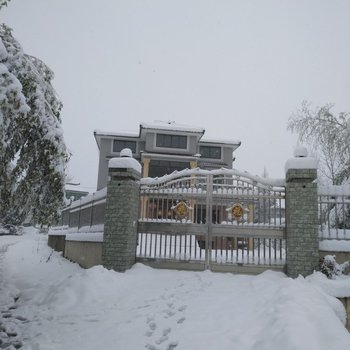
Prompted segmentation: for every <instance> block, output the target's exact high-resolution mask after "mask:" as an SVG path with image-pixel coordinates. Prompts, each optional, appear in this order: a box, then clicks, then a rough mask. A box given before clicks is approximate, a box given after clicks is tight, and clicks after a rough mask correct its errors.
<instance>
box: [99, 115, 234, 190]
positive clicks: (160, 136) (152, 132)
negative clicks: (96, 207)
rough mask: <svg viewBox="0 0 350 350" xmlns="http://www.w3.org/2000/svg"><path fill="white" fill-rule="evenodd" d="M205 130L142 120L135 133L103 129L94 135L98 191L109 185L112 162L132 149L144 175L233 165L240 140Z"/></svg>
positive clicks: (155, 175) (150, 175)
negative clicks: (210, 134)
mask: <svg viewBox="0 0 350 350" xmlns="http://www.w3.org/2000/svg"><path fill="white" fill-rule="evenodd" d="M204 133H205V129H203V128H200V127H194V126H189V125H180V124H176V123H174V122H161V121H157V122H153V123H141V124H140V127H139V131H138V132H135V133H125V132H117V133H111V132H103V131H98V130H96V131H95V132H94V136H95V139H96V143H97V146H98V149H99V168H98V178H97V190H100V189H101V188H103V187H105V186H106V185H107V179H108V161H109V159H111V158H113V157H118V156H119V154H120V151H121V150H122V149H124V148H130V149H131V151H132V153H133V157H134V158H135V159H137V160H138V161H139V162H140V163H141V164H142V176H143V177H148V176H149V177H157V176H158V177H159V176H162V175H165V174H170V173H172V172H173V171H174V170H182V169H186V168H188V169H191V168H196V167H200V168H203V169H217V168H221V167H225V168H232V162H233V160H234V158H233V156H232V153H233V152H234V151H235V150H236V149H237V148H238V147H239V146H240V145H241V142H240V141H238V140H228V141H227V140H226V141H225V140H219V139H217V140H214V139H206V138H205V137H204Z"/></svg>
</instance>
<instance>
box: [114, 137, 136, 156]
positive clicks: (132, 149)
mask: <svg viewBox="0 0 350 350" xmlns="http://www.w3.org/2000/svg"><path fill="white" fill-rule="evenodd" d="M116 142H125V143H133V144H134V145H135V148H133V147H130V146H125V147H123V148H121V149H120V150H119V151H116V150H115V148H114V144H115V143H116ZM124 148H129V149H131V152H132V153H133V154H135V153H137V141H136V140H124V139H113V142H112V153H120V151H121V150H122V149H124Z"/></svg>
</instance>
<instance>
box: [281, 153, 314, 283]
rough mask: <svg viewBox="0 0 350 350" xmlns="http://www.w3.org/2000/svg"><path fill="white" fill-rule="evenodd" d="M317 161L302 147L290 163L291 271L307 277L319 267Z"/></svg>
mask: <svg viewBox="0 0 350 350" xmlns="http://www.w3.org/2000/svg"><path fill="white" fill-rule="evenodd" d="M316 179H317V161H316V159H314V158H310V157H307V151H306V149H303V148H299V149H297V150H296V152H295V158H291V159H289V160H288V161H287V163H286V228H287V274H288V276H290V277H297V276H298V275H302V276H307V275H309V274H311V273H312V272H313V271H314V270H316V269H317V268H318V262H319V251H318V250H319V238H318V204H317V183H316V181H315V180H316Z"/></svg>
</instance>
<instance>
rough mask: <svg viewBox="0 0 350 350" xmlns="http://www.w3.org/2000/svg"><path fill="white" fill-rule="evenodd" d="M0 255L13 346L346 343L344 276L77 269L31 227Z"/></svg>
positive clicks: (38, 349) (289, 348) (48, 349)
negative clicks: (338, 297) (341, 300)
mask: <svg viewBox="0 0 350 350" xmlns="http://www.w3.org/2000/svg"><path fill="white" fill-rule="evenodd" d="M0 259H1V260H0V276H1V279H0V281H1V282H0V306H1V312H2V316H1V317H0V339H1V341H2V342H3V343H2V344H3V345H4V344H5V343H4V342H6V341H7V342H8V344H10V343H11V342H12V345H11V346H12V347H11V346H10V345H9V347H8V348H9V349H14V348H15V346H17V347H19V346H20V345H21V344H20V343H19V342H20V341H21V342H23V347H22V349H26V350H61V349H62V350H66V349H70V350H95V349H108V350H109V349H117V350H142V349H148V350H156V349H159V350H171V349H176V350H206V349H208V350H209V349H210V350H213V349H220V350H226V349H227V350H228V349H229V350H232V349H239V350H246V349H252V350H253V349H254V350H264V349H266V350H274V349H275V350H280V349H283V350H305V349H307V350H323V349H324V350H342V349H344V350H348V349H350V335H349V333H348V332H347V331H346V329H345V328H344V326H343V323H344V322H345V310H344V308H343V306H342V304H341V302H340V301H338V300H337V299H336V298H335V297H334V295H336V296H342V295H350V277H341V278H338V279H336V280H328V279H326V277H324V276H323V275H321V274H319V273H315V274H314V275H312V276H309V277H307V278H302V277H299V278H297V279H290V278H288V277H286V276H285V275H284V274H282V273H276V272H271V271H267V272H265V273H263V274H261V275H259V276H255V277H253V276H244V275H232V274H219V273H211V272H209V271H205V272H184V271H169V270H154V269H151V268H149V267H145V266H143V265H141V264H137V265H135V266H134V267H133V268H132V269H131V270H129V271H127V272H125V273H117V272H114V271H108V270H106V269H104V268H103V267H101V266H97V267H94V268H91V269H88V270H83V269H81V268H80V267H79V266H78V265H77V264H73V263H71V262H69V261H67V260H65V259H63V258H62V257H61V255H60V254H58V253H56V252H52V250H51V249H50V248H49V247H48V246H47V236H45V235H43V234H38V233H37V232H36V231H35V230H34V229H27V232H26V233H25V234H24V235H23V236H19V237H8V236H0ZM5 331H10V332H9V333H10V335H11V334H12V335H11V336H7V335H6V332H5ZM11 331H12V333H11ZM15 334H17V335H15ZM16 340H17V343H16ZM0 348H1V343H0Z"/></svg>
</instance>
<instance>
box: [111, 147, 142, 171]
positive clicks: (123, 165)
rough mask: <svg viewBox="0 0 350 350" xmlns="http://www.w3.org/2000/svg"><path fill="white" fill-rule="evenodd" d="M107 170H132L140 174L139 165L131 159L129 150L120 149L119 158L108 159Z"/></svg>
mask: <svg viewBox="0 0 350 350" xmlns="http://www.w3.org/2000/svg"><path fill="white" fill-rule="evenodd" d="M108 168H113V169H133V170H135V171H136V172H137V173H139V174H141V164H140V163H139V162H138V161H137V160H136V159H134V158H133V157H132V151H131V149H130V148H124V149H122V150H121V151H120V157H119V158H112V159H110V160H109V162H108Z"/></svg>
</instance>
